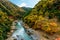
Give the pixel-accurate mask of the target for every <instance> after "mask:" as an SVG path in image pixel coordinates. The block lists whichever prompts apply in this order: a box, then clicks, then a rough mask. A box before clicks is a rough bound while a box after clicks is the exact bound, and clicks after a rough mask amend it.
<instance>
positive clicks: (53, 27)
mask: <svg viewBox="0 0 60 40" xmlns="http://www.w3.org/2000/svg"><path fill="white" fill-rule="evenodd" d="M24 21H25V23H27V24H28V25H29V26H30V27H31V28H33V29H39V30H43V31H45V32H47V33H51V34H52V33H55V32H58V31H60V30H59V29H58V28H60V25H59V21H60V0H41V1H40V2H39V3H38V4H36V5H35V7H34V8H33V9H32V11H31V12H30V14H29V15H28V16H26V17H25V18H24Z"/></svg>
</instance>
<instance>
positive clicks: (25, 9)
mask: <svg viewBox="0 0 60 40" xmlns="http://www.w3.org/2000/svg"><path fill="white" fill-rule="evenodd" d="M22 9H23V10H24V11H25V14H24V17H25V16H27V15H29V13H30V12H31V10H32V8H30V7H22Z"/></svg>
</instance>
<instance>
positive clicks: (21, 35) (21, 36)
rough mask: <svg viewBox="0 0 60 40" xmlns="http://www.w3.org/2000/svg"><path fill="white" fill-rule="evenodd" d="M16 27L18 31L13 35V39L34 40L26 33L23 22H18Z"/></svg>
mask: <svg viewBox="0 0 60 40" xmlns="http://www.w3.org/2000/svg"><path fill="white" fill-rule="evenodd" d="M15 26H16V29H17V30H16V31H15V32H14V33H13V35H12V37H14V38H16V40H32V39H31V38H30V36H29V35H28V34H27V33H26V32H25V30H24V27H23V26H22V21H19V22H16V25H15Z"/></svg>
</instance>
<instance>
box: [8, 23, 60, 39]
mask: <svg viewBox="0 0 60 40" xmlns="http://www.w3.org/2000/svg"><path fill="white" fill-rule="evenodd" d="M22 25H23V27H24V28H25V29H26V33H27V34H28V35H29V36H30V37H31V39H32V40H55V39H56V38H57V37H60V33H59V34H57V33H55V34H47V33H45V32H43V31H41V30H34V29H32V28H29V26H28V25H27V24H25V23H23V24H22ZM14 29H15V26H12V30H11V32H10V33H11V34H10V33H8V34H10V36H9V37H8V39H7V40H14V38H12V37H11V35H12V33H13V32H14V31H15V30H14Z"/></svg>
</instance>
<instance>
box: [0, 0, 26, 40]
mask: <svg viewBox="0 0 60 40" xmlns="http://www.w3.org/2000/svg"><path fill="white" fill-rule="evenodd" d="M24 13H25V11H24V10H23V9H22V8H20V7H18V6H16V5H15V4H13V3H11V2H10V1H8V0H0V40H5V39H6V38H7V32H9V31H10V30H11V29H10V26H11V25H12V22H13V21H14V20H16V19H21V18H22V17H23V14H24Z"/></svg>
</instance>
